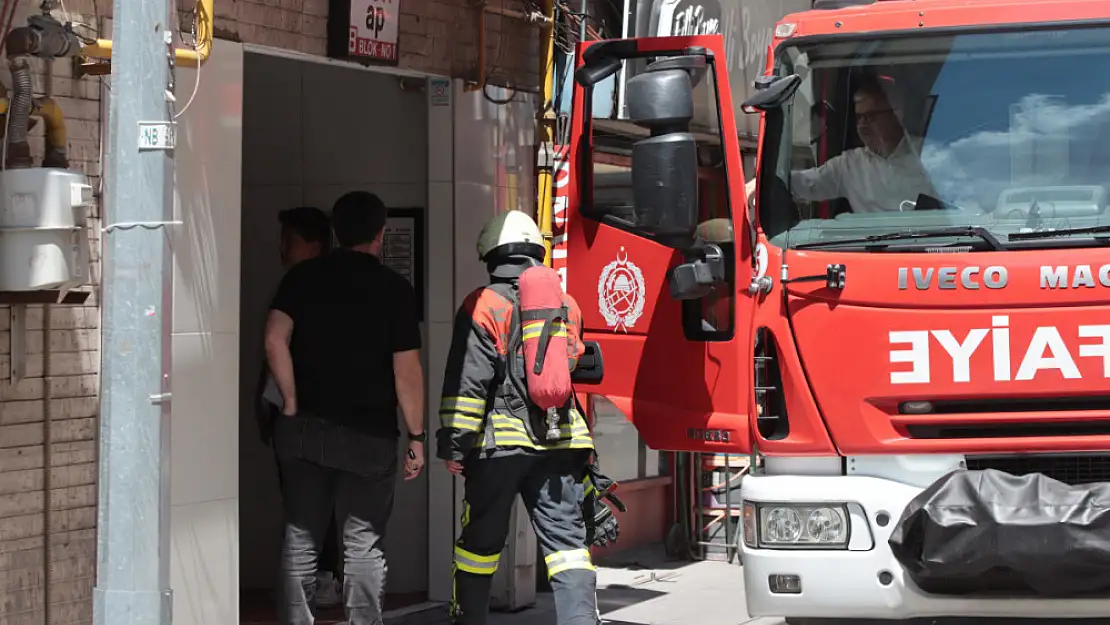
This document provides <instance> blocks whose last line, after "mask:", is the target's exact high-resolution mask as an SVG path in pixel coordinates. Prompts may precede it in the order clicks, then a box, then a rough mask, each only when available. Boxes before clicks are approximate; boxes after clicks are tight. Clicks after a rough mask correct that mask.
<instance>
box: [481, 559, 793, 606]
mask: <svg viewBox="0 0 1110 625" xmlns="http://www.w3.org/2000/svg"><path fill="white" fill-rule="evenodd" d="M597 565H598V570H597V600H598V609H599V610H600V611H601V618H602V621H603V622H604V623H607V624H608V625H690V623H692V622H694V621H696V622H697V624H698V625H783V620H782V619H779V618H755V619H753V618H752V617H750V616H748V613H747V611H746V610H745V606H744V577H743V574H742V571H741V569H740V566H739V565H738V564H736V563H733V564H729V563H727V562H717V561H703V562H685V561H672V560H668V559H667V557H666V555H665V554H664V553H663V548H662V546H653V547H650V548H647V549H642V550H636V551H632V552H630V553H623V554H618V555H617V556H615V557H614V558H613V559H611V560H608V561H599V562H598V563H597ZM489 625H555V608H554V606H553V604H552V597H551V594H550V593H540V594H538V596H537V601H536V606H535V607H534V608H531V609H527V610H522V611H520V612H517V613H515V614H503V613H502V614H496V613H495V614H492V615H490V619H489Z"/></svg>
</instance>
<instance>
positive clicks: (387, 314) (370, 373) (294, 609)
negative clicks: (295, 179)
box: [266, 192, 426, 625]
mask: <svg viewBox="0 0 1110 625" xmlns="http://www.w3.org/2000/svg"><path fill="white" fill-rule="evenodd" d="M385 220H386V209H385V206H384V205H383V204H382V201H381V200H380V199H378V197H377V196H375V195H374V194H372V193H366V192H352V193H348V194H347V195H344V196H343V197H341V198H340V199H339V200H338V201H337V202H336V203H335V206H334V208H333V209H332V229H333V230H334V232H335V238H336V240H337V241H338V243H339V246H340V247H339V249H336V250H334V251H333V252H332V253H331V254H328V255H326V256H322V257H319V258H312V259H309V260H305V261H303V262H301V263H299V264H298V265H296V266H295V267H293V268H292V269H290V270H289V272H288V273H287V274H286V276H285V278H284V279H283V280H282V282H281V285H280V286H279V287H278V292H277V295H275V297H274V301H273V303H272V304H271V305H270V313H269V317H268V319H267V323H266V357H267V362H268V363H269V366H270V371H271V372H272V374H273V376H274V381H275V382H276V384H277V387H278V390H279V391H280V393H281V397H282V401H283V406H282V411H281V412H282V417H280V418H278V419H277V421H276V423H275V426H274V435H273V440H274V449H275V452H276V453H277V456H278V462H279V463H280V464H281V472H282V482H283V484H282V488H283V493H282V494H283V499H284V512H285V521H284V523H285V536H284V539H283V546H282V563H281V566H282V591H283V592H282V602H281V605H280V606H279V607H280V610H279V617H280V618H281V621H282V623H283V624H284V625H312V623H313V615H312V610H311V609H310V606H311V605H312V600H313V595H314V593H315V585H316V577H315V573H316V565H317V560H318V553H319V549H320V545H321V543H322V542H323V540H324V534H325V532H326V528H327V523H328V518H329V516H330V513H331V510H332V507H333V506H334V509H335V514H336V516H337V518H338V520H339V524H340V526H341V527H342V532H343V544H344V550H345V563H344V569H343V570H344V580H343V586H344V592H343V596H344V601H345V604H346V611H347V621H346V622H347V623H348V625H377V624H378V623H380V622H381V612H382V601H383V599H384V594H385V573H386V563H385V557H384V554H383V552H382V547H383V542H384V535H385V528H386V524H387V523H388V522H389V517H390V514H391V512H392V509H393V496H394V487H395V478H396V474H397V465H398V458H397V446H398V441H397V439H398V437H399V436H400V431H399V428H398V426H397V409H398V407H400V409H401V413H402V415H403V417H404V421H405V425H406V429H407V430H408V439H409V444H408V451H407V453H406V455H405V460H404V465H405V479H406V480H410V479H413V478H415V477H416V476H417V475H419V474H420V471H421V469H422V468H423V466H424V439H425V436H426V434H425V431H424V374H423V370H422V367H421V364H420V347H421V339H420V328H419V325H418V321H417V310H416V297H415V294H414V293H413V289H412V286H411V285H410V284H409V283H408V281H407V280H405V278H403V277H402V276H401V275H399V274H397V273H396V272H394V271H392V270H391V269H389V268H387V267H385V266H384V265H382V263H381V262H380V261H379V260H378V256H379V254H380V252H381V246H382V237H383V233H384V227H385Z"/></svg>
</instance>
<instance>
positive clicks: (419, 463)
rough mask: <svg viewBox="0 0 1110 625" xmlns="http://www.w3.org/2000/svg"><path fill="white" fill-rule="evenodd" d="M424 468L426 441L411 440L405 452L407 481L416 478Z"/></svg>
mask: <svg viewBox="0 0 1110 625" xmlns="http://www.w3.org/2000/svg"><path fill="white" fill-rule="evenodd" d="M423 468H424V443H421V442H420V441H410V442H409V450H408V452H406V453H405V481H406V482H407V481H408V480H411V479H414V478H416V476H418V475H420V471H421V469H423Z"/></svg>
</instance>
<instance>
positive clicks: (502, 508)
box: [451, 450, 601, 625]
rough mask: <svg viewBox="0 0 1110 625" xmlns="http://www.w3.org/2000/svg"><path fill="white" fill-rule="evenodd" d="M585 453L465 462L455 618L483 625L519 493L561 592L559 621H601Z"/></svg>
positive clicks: (460, 624) (593, 624) (581, 624)
mask: <svg viewBox="0 0 1110 625" xmlns="http://www.w3.org/2000/svg"><path fill="white" fill-rule="evenodd" d="M585 471H586V457H585V455H584V453H583V452H582V451H577V450H575V451H570V450H561V451H553V452H546V453H544V454H542V455H517V456H506V457H501V458H490V459H482V460H479V459H471V460H468V461H467V462H466V464H465V465H464V473H463V476H464V478H465V479H466V483H465V495H464V498H463V515H462V535H461V536H460V537H459V540H458V541H457V542H456V543H455V557H454V565H453V568H452V573H453V576H454V592H453V594H452V600H451V614H452V622H453V623H456V624H457V625H484V624H485V623H486V617H487V614H488V613H489V597H490V587H491V585H492V583H493V575H494V573H496V572H497V564H498V561H499V560H500V557H501V550H502V549H503V548H504V547H505V539H506V538H507V537H508V533H509V520H510V515H511V514H512V511H513V506H514V505H515V503H516V496H517V494H520V496H521V498H522V499H523V500H524V505H525V507H526V508H527V509H528V514H529V516H530V517H531V519H532V527H533V528H535V530H536V537H537V538H538V539H539V543H540V547H541V549H542V551H543V555H544V563H545V564H546V566H547V576H548V579H550V581H551V588H552V590H553V591H554V596H555V612H556V615H557V618H558V625H598V624H599V623H600V622H601V618H600V616H599V614H598V611H597V574H596V572H595V570H594V566H593V564H592V562H591V561H590V551H589V548H588V547H587V546H586V525H585V522H584V521H583V519H582V500H583V486H582V479H583V477H584V475H585Z"/></svg>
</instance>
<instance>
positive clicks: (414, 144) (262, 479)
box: [239, 51, 429, 623]
mask: <svg viewBox="0 0 1110 625" xmlns="http://www.w3.org/2000/svg"><path fill="white" fill-rule="evenodd" d="M425 82H426V81H425V79H424V78H403V77H401V76H397V75H390V74H384V73H378V72H373V71H370V70H367V69H364V68H360V67H355V66H351V65H348V64H339V63H332V62H327V61H326V60H325V59H320V58H315V59H300V58H291V57H288V56H279V55H278V54H276V53H275V54H266V53H261V52H256V51H248V52H247V53H246V54H245V55H244V60H243V160H242V163H243V164H242V171H243V173H242V235H241V250H242V252H241V253H242V263H241V267H242V269H241V272H242V274H241V288H240V339H239V340H240V346H239V347H240V366H239V389H240V392H239V428H240V430H239V431H240V436H239V493H240V495H239V519H240V522H239V536H240V587H241V594H240V596H241V621H242V622H243V623H269V622H275V621H274V619H273V610H272V605H273V598H272V597H273V593H272V591H273V588H274V586H275V584H276V581H277V571H278V556H279V550H280V536H281V499H280V494H279V491H278V484H277V476H276V470H275V463H274V458H273V454H272V451H271V450H270V448H269V447H268V446H266V445H265V444H264V443H263V442H262V441H261V440H260V436H259V430H258V426H257V422H256V420H255V413H254V395H255V392H256V388H257V384H258V380H259V376H260V374H261V371H262V365H263V360H264V358H263V344H262V330H263V325H264V321H265V316H266V311H267V307H268V304H269V299H270V297H271V296H272V294H273V292H274V290H275V289H276V288H277V285H278V283H279V282H280V280H281V276H282V268H281V264H280V262H279V257H278V243H279V232H280V226H279V223H278V220H277V215H278V212H279V211H281V210H283V209H287V208H293V207H295V206H301V205H309V206H316V207H318V208H320V209H322V210H324V211H325V212H330V210H331V205H332V204H333V203H334V201H335V200H336V199H337V198H339V197H340V196H341V195H343V194H344V193H346V192H348V191H354V190H365V191H371V192H373V193H376V194H378V195H379V196H380V197H381V198H382V200H383V201H384V202H385V204H386V206H388V207H389V208H390V209H391V220H392V221H391V225H392V226H395V227H397V228H398V229H399V234H398V237H400V236H402V235H403V236H406V237H408V246H407V247H406V246H405V245H403V244H400V243H398V244H397V245H391V244H390V243H389V242H388V241H387V247H389V248H390V252H389V253H390V258H387V259H384V260H385V261H386V262H387V264H393V265H394V266H395V268H397V269H398V270H401V271H402V273H404V269H405V266H406V265H407V266H408V268H407V270H408V272H409V273H410V275H411V279H412V280H413V282H414V286H415V287H416V289H417V296H418V299H420V300H421V301H424V300H425V299H426V295H425V293H424V290H425V288H426V287H425V286H424V285H426V284H427V280H426V269H425V268H426V267H427V264H428V263H427V258H426V250H427V245H426V244H425V240H426V235H425V234H424V232H425V231H426V228H425V227H423V224H424V220H425V216H426V212H427V211H426V208H427V205H428V204H427V203H428V132H429V131H428V103H427V95H426V93H425V92H424V89H423V85H424V84H425ZM394 209H395V210H394ZM394 240H395V241H400V238H397V239H394ZM406 257H407V260H406ZM422 321H423V320H422ZM422 331H423V333H424V344H425V345H427V344H428V336H427V326H426V324H423V323H422ZM426 351H427V350H425V353H426ZM424 365H425V368H426V369H427V367H428V363H427V362H425V363H424ZM402 443H403V441H402ZM427 490H428V482H427V472H425V473H424V474H423V475H421V476H420V477H419V478H417V479H416V480H413V481H411V482H402V483H400V484H398V487H397V494H396V503H395V506H394V512H393V517H392V519H391V521H390V524H389V527H388V528H387V538H386V555H387V557H389V559H390V560H389V561H390V567H389V578H388V583H387V599H386V607H387V608H388V609H393V608H398V607H403V606H405V605H410V604H414V603H419V602H421V601H423V600H424V599H425V598H426V596H427V591H428V513H429V510H428V505H427V502H428V494H427ZM330 616H333V614H332V613H331V612H322V613H321V619H322V622H326V621H327V620H328V618H329V617H330ZM335 616H336V620H341V619H342V610H341V609H340V610H339V611H338V612H336V614H335Z"/></svg>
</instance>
